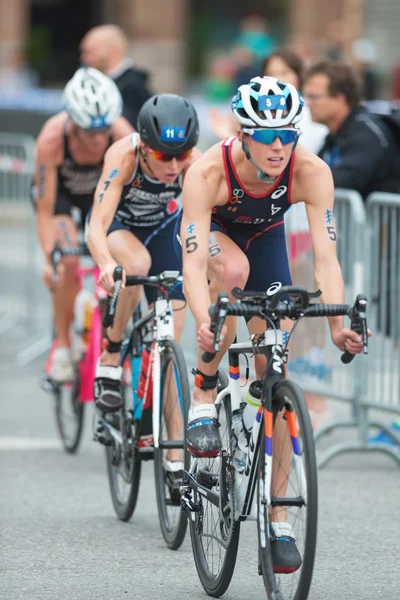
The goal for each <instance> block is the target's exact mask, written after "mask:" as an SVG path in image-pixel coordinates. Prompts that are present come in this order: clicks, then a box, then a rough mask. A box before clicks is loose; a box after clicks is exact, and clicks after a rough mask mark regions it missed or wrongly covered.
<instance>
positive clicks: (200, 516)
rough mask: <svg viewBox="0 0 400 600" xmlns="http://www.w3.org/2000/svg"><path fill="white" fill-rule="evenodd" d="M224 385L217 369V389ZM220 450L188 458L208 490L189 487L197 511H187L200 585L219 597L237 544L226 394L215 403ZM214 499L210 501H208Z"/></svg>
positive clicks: (229, 574)
mask: <svg viewBox="0 0 400 600" xmlns="http://www.w3.org/2000/svg"><path fill="white" fill-rule="evenodd" d="M227 385H228V379H227V377H226V375H225V374H224V373H223V372H221V371H220V374H219V386H218V391H220V390H221V389H224V388H225V387H227ZM217 411H218V421H219V424H220V436H221V444H222V451H221V453H220V454H219V455H218V456H217V457H216V458H197V457H192V461H193V462H194V465H192V469H191V472H192V475H193V478H194V479H195V480H196V482H197V484H199V485H201V486H203V488H206V489H207V490H209V491H210V492H211V494H212V497H210V499H208V498H207V497H206V496H205V495H204V492H203V493H202V494H200V493H199V492H197V491H196V490H193V498H194V503H195V504H196V505H198V506H199V508H200V509H199V511H198V512H191V513H189V517H190V518H191V521H190V535H191V540H192V549H193V556H194V560H195V564H196V569H197V573H198V575H199V578H200V581H201V584H202V586H203V588H204V590H205V591H206V592H207V594H208V595H209V596H213V597H214V598H219V597H220V596H222V594H224V593H225V592H226V590H227V589H228V586H229V584H230V582H231V579H232V575H233V571H234V568H235V563H236V556H237V551H238V545H239V534H240V521H239V520H236V519H235V498H234V482H235V471H234V467H233V464H232V450H233V449H232V436H231V429H232V425H231V424H232V415H231V401H230V396H225V398H224V399H223V400H222V402H221V403H220V404H219V405H217ZM212 498H214V502H213V501H211V500H212Z"/></svg>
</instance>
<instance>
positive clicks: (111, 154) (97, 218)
mask: <svg viewBox="0 0 400 600" xmlns="http://www.w3.org/2000/svg"><path fill="white" fill-rule="evenodd" d="M134 168H135V150H134V149H133V147H132V141H131V136H127V137H125V138H123V139H122V140H119V141H118V142H116V143H115V144H113V145H112V146H111V148H110V149H109V150H108V151H107V152H106V155H105V159H104V165H103V171H102V174H101V177H100V179H99V183H98V184H97V188H96V191H95V194H94V203H93V210H92V214H91V217H90V221H89V227H88V235H87V242H88V246H89V249H90V252H91V254H92V256H93V258H94V260H95V261H96V263H97V264H98V265H99V267H100V269H102V268H103V267H104V266H105V265H107V264H112V263H114V262H115V261H114V259H113V258H112V256H111V254H110V252H109V250H108V247H107V230H108V228H109V227H110V225H111V223H112V221H113V219H114V215H115V213H116V210H117V208H118V204H119V201H120V199H121V194H122V190H123V187H124V185H125V184H126V183H127V182H128V181H129V179H130V177H131V176H132V173H133V171H134Z"/></svg>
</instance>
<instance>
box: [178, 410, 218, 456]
mask: <svg viewBox="0 0 400 600" xmlns="http://www.w3.org/2000/svg"><path fill="white" fill-rule="evenodd" d="M216 417H217V413H216V410H215V407H214V405H213V404H198V405H197V406H193V407H191V409H190V411H189V423H188V426H187V430H186V444H187V448H188V450H189V452H191V453H192V454H194V455H196V456H199V457H202V458H206V457H208V458H215V457H216V456H217V455H218V454H219V453H220V452H221V439H220V437H219V431H218V427H219V423H218V421H217V418H216Z"/></svg>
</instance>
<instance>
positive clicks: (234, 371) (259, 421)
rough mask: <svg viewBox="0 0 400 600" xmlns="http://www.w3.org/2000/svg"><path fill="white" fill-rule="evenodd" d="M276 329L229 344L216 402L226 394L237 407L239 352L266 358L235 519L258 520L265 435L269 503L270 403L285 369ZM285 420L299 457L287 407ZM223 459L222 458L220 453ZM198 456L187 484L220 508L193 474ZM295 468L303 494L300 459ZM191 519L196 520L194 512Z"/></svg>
mask: <svg viewBox="0 0 400 600" xmlns="http://www.w3.org/2000/svg"><path fill="white" fill-rule="evenodd" d="M274 325H275V326H276V327H277V328H276V329H268V330H267V331H266V333H265V335H264V337H263V338H262V340H261V339H260V341H257V342H256V343H254V342H253V341H252V340H250V341H248V342H245V343H234V344H232V345H231V346H230V347H229V351H228V353H229V354H228V355H229V385H228V386H227V387H226V388H225V389H223V390H221V392H219V394H218V395H217V399H216V401H215V405H216V406H217V410H218V406H219V405H221V404H222V402H223V399H224V398H225V397H226V396H230V399H231V411H232V413H233V411H235V410H238V409H239V408H240V403H241V402H242V400H241V389H240V371H239V355H240V354H254V353H258V354H264V355H265V356H266V358H267V368H266V371H265V374H264V377H263V381H264V386H263V395H262V401H261V403H260V407H259V409H258V412H257V415H256V417H255V419H254V422H253V428H252V432H251V436H250V440H249V446H248V453H247V459H246V466H245V469H244V472H243V473H239V472H237V471H235V479H234V481H235V484H234V494H235V520H241V521H245V520H246V519H249V520H251V521H254V520H257V503H256V502H254V492H255V488H256V484H257V476H256V475H257V468H258V463H259V454H260V446H261V436H262V435H265V478H264V481H265V489H264V490H262V498H260V499H259V500H265V501H266V502H267V504H268V506H269V505H271V501H272V499H271V492H270V490H271V479H272V432H273V426H274V419H275V418H276V415H277V413H278V411H279V410H280V408H282V407H278V406H274V405H273V396H274V388H275V386H276V385H279V384H280V383H281V382H283V381H284V380H285V372H284V351H283V336H282V331H281V330H280V329H279V322H278V321H277V322H275V323H274ZM286 419H287V422H288V428H289V432H290V436H291V440H292V449H293V453H294V455H295V456H300V448H299V442H298V436H297V426H296V420H295V416H294V413H293V412H291V411H290V410H288V408H287V410H286ZM221 454H222V460H224V456H223V453H221ZM199 460H200V459H198V458H194V459H193V461H192V464H191V468H190V471H189V479H190V485H191V487H193V488H194V489H196V490H197V491H198V492H199V493H200V494H201V495H203V496H206V497H207V499H208V500H209V501H210V502H212V503H213V504H214V505H215V506H217V507H219V502H220V501H219V495H218V494H216V493H215V492H212V491H210V490H208V489H207V488H206V487H204V486H202V485H200V484H198V483H197V481H196V480H195V479H194V477H193V474H194V473H195V471H196V469H197V464H198V461H199ZM295 469H296V473H297V476H298V478H299V481H300V482H301V491H302V493H303V494H304V496H305V495H306V490H307V485H306V477H305V473H304V466H303V463H302V461H301V460H296V462H295ZM191 514H192V519H195V513H191Z"/></svg>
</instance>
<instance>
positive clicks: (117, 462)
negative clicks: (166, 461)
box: [105, 387, 142, 521]
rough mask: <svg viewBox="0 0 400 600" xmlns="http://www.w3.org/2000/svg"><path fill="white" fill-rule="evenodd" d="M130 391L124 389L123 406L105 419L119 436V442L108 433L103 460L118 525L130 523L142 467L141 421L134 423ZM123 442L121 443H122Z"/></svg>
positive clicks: (126, 388)
mask: <svg viewBox="0 0 400 600" xmlns="http://www.w3.org/2000/svg"><path fill="white" fill-rule="evenodd" d="M130 393H131V389H130V388H128V387H125V389H124V406H123V408H121V410H120V411H119V412H118V413H114V414H111V415H107V416H106V417H105V418H106V419H107V421H109V422H110V425H111V426H112V427H114V428H115V429H116V430H117V432H119V434H120V437H121V438H122V439H121V441H119V440H118V439H116V437H117V436H116V437H114V436H113V435H112V434H111V432H110V430H109V431H108V432H107V441H108V444H109V445H107V446H106V460H107V473H108V481H109V484H110V492H111V498H112V501H113V505H114V508H115V512H116V513H117V515H118V518H119V519H121V521H129V519H130V518H131V516H132V515H133V511H134V510H135V507H136V502H137V498H138V493H139V483H140V473H141V467H142V463H141V460H140V455H139V450H138V444H137V440H138V430H139V425H140V421H133V419H132V411H131V408H130V405H131V399H130ZM121 442H122V443H121Z"/></svg>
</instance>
